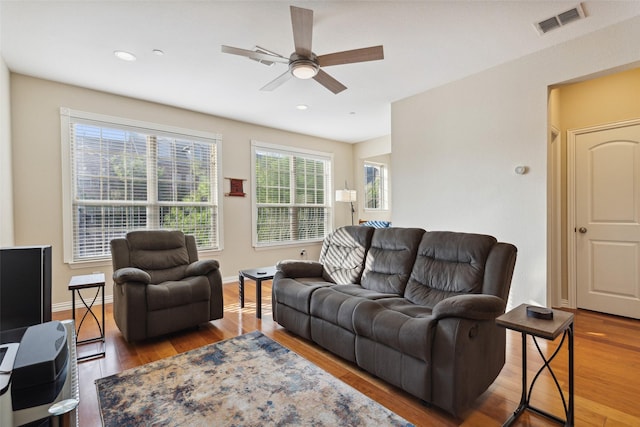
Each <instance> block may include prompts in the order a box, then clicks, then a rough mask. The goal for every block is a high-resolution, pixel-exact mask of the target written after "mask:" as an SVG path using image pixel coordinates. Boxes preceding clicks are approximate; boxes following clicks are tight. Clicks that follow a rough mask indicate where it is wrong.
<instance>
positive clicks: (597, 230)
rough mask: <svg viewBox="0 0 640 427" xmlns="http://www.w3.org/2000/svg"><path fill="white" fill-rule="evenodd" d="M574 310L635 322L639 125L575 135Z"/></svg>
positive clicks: (639, 261)
mask: <svg viewBox="0 0 640 427" xmlns="http://www.w3.org/2000/svg"><path fill="white" fill-rule="evenodd" d="M575 173H576V175H575V186H576V188H575V195H576V202H575V203H576V210H575V213H576V222H575V225H576V227H575V233H576V235H575V237H576V239H575V241H576V252H575V253H576V276H575V277H576V282H577V283H576V286H577V290H576V303H577V307H579V308H585V309H589V310H595V311H600V312H605V313H611V314H617V315H620V316H627V317H633V318H640V123H638V122H634V123H633V124H620V125H617V126H613V127H610V128H598V129H595V130H592V131H587V132H584V133H583V132H578V133H576V135H575Z"/></svg>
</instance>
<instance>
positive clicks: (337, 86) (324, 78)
mask: <svg viewBox="0 0 640 427" xmlns="http://www.w3.org/2000/svg"><path fill="white" fill-rule="evenodd" d="M313 80H315V81H317V82H318V83H320V84H321V85H322V86H324V87H326V88H327V89H329V90H330V91H331V92H333V93H335V94H336V95H337V94H339V93H340V92H342V91H343V90H345V89H346V88H347V87H346V86H345V85H343V84H342V83H340V82H339V81H337V80H336V79H334V78H333V77H331V76H330V75H329V74H327V73H325V72H324V71H322V70H318V74H316V75H315V77H314V78H313Z"/></svg>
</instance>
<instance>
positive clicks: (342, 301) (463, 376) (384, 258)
mask: <svg viewBox="0 0 640 427" xmlns="http://www.w3.org/2000/svg"><path fill="white" fill-rule="evenodd" d="M516 253H517V250H516V247H515V246H513V245H511V244H508V243H500V242H497V240H496V239H495V238H494V237H491V236H487V235H480V234H469V233H455V232H443V231H429V232H426V231H424V230H422V229H418V228H379V229H374V228H371V227H362V226H347V227H343V228H340V229H338V230H336V231H334V232H333V233H332V234H330V235H329V236H328V237H327V238H326V239H325V240H324V242H323V246H322V250H321V254H320V259H319V261H318V262H315V261H298V260H287V261H281V262H280V263H278V266H277V272H276V275H275V277H274V280H273V317H274V320H275V321H277V322H278V323H279V324H280V325H282V326H284V327H285V328H286V329H288V330H290V331H292V332H294V333H296V334H297V335H300V336H301V337H304V338H307V339H309V340H312V341H314V342H315V343H317V344H319V345H320V346H322V347H324V348H325V349H327V350H329V351H331V352H333V353H335V354H337V355H339V356H341V357H342V358H344V359H347V360H349V361H351V362H354V363H356V364H357V365H358V366H360V367H361V368H363V369H365V370H367V371H369V372H370V373H372V374H374V375H376V376H378V377H380V378H382V379H384V380H385V381H387V382H389V383H391V384H393V385H395V386H397V387H400V388H402V389H403V390H406V391H407V392H409V393H411V394H412V395H414V396H416V397H418V398H420V399H423V400H424V401H426V402H428V403H430V404H433V405H436V406H438V407H440V408H442V409H444V410H445V411H447V412H449V413H451V414H453V415H455V416H461V415H462V414H463V412H464V411H465V410H466V409H468V408H469V407H470V405H471V404H472V403H473V402H474V400H475V399H476V398H477V397H478V396H480V394H482V393H483V392H484V391H485V390H486V389H487V388H488V387H489V386H490V385H491V383H492V382H493V381H494V380H495V378H496V377H497V376H498V374H499V373H500V370H501V369H502V367H503V365H504V362H505V330H504V328H501V327H498V326H496V324H495V321H494V320H495V318H496V317H498V316H499V315H501V314H502V313H504V311H505V307H506V302H507V297H508V294H509V288H510V285H511V277H512V275H513V269H514V265H515V261H516Z"/></svg>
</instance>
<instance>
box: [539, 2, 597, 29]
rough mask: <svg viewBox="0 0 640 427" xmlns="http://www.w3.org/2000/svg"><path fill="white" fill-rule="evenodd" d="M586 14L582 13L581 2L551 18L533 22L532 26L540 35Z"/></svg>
mask: <svg viewBox="0 0 640 427" xmlns="http://www.w3.org/2000/svg"><path fill="white" fill-rule="evenodd" d="M586 16H587V15H586V14H585V13H584V8H583V7H582V3H579V4H578V5H577V6H576V7H574V8H572V9H569V10H567V11H565V12H562V13H559V14H558V15H556V16H552V17H551V18H547V19H544V20H542V21H540V22H536V23H535V24H533V26H534V27H536V30H537V31H538V33H540V35H543V34H546V33H548V32H549V31H551V30H555V29H556V28H560V27H562V26H564V25H567V24H568V23H570V22H574V21H577V20H579V19H584V18H585V17H586Z"/></svg>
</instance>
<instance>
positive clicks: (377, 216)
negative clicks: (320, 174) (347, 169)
mask: <svg viewBox="0 0 640 427" xmlns="http://www.w3.org/2000/svg"><path fill="white" fill-rule="evenodd" d="M365 160H368V161H371V162H377V163H384V164H386V165H387V166H388V169H389V170H388V174H389V177H388V179H389V209H388V210H384V211H383V210H380V211H377V210H376V211H374V210H365V209H364V162H365ZM353 170H354V184H353V185H354V187H353V188H355V189H356V190H357V191H358V202H357V204H356V205H357V206H356V213H355V214H354V218H355V221H356V223H357V221H358V220H359V219H362V220H367V221H370V220H380V221H391V209H392V206H391V198H390V197H391V194H390V193H391V180H392V177H393V172H392V171H391V135H385V136H382V137H380V138H374V139H370V140H367V141H363V142H360V143H358V144H354V146H353ZM339 208H340V207H339V206H338V209H339Z"/></svg>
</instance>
